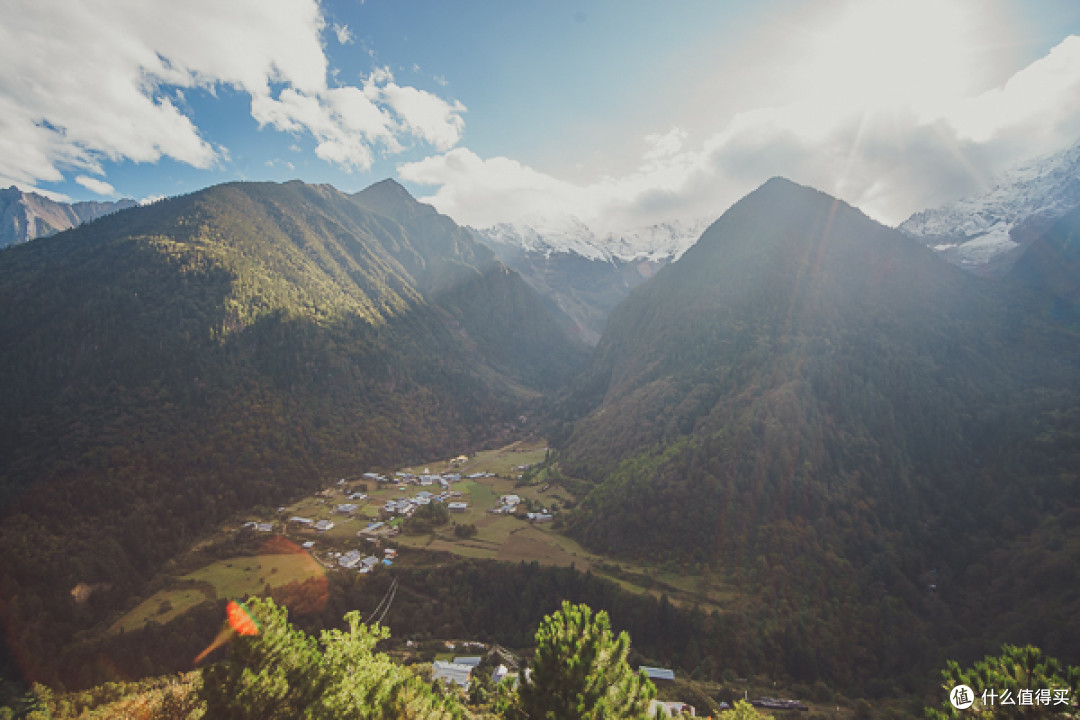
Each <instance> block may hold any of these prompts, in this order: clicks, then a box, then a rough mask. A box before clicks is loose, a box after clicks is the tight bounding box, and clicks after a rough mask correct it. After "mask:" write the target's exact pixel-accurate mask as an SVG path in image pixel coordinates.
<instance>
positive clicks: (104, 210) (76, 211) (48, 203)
mask: <svg viewBox="0 0 1080 720" xmlns="http://www.w3.org/2000/svg"><path fill="white" fill-rule="evenodd" d="M137 204H138V203H136V202H135V201H134V200H131V199H130V198H124V199H123V200H116V201H114V202H77V203H64V202H57V201H55V200H50V199H49V198H47V197H43V196H41V195H38V194H37V193H26V192H23V191H21V190H19V189H18V188H17V187H15V186H14V185H12V186H11V187H9V188H7V189H6V190H0V247H7V246H8V245H16V244H18V243H24V242H26V241H27V240H33V239H34V238H37V237H44V236H46V235H52V234H54V233H58V232H60V231H61V230H68V229H70V228H73V227H75V226H77V225H81V224H82V223H85V222H90V221H91V220H94V219H97V218H99V217H101V216H103V215H108V214H109V213H113V212H116V211H117V210H125V209H127V208H130V207H135V205H137Z"/></svg>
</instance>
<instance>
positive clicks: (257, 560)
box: [112, 553, 325, 632]
mask: <svg viewBox="0 0 1080 720" xmlns="http://www.w3.org/2000/svg"><path fill="white" fill-rule="evenodd" d="M324 572H325V571H324V570H323V568H322V566H320V565H319V564H318V563H317V562H316V561H315V560H314V558H312V557H311V556H310V555H308V554H307V553H291V554H285V555H250V556H240V557H235V558H232V559H229V560H219V561H217V562H214V563H211V564H209V565H207V566H205V567H203V568H200V569H198V570H196V571H195V572H192V573H188V574H187V575H182V576H180V578H178V580H179V581H181V582H183V581H188V582H190V581H195V582H198V583H200V586H199V587H198V588H192V587H186V586H185V587H177V588H173V589H165V590H159V591H158V592H156V593H154V594H153V595H152V596H150V598H149V599H147V600H145V601H144V602H142V603H140V604H139V606H138V607H136V608H135V609H134V610H132V611H131V612H129V613H127V614H126V615H124V616H123V617H122V618H120V619H119V620H118V621H117V622H116V623H114V624H113V626H112V630H113V631H114V632H118V631H120V630H125V631H128V630H134V629H135V628H139V627H142V626H143V625H145V624H146V623H148V622H150V621H151V620H153V621H155V622H159V623H165V622H168V621H169V620H172V619H173V618H175V617H178V616H179V615H181V614H182V613H184V612H186V611H187V610H190V609H191V608H193V607H195V606H196V605H198V604H200V603H202V602H205V601H206V600H215V599H217V598H244V597H247V596H248V595H253V594H258V593H260V592H262V591H263V589H264V588H265V587H266V585H270V586H271V587H279V586H281V585H288V584H289V583H291V582H303V581H305V580H307V579H308V578H311V577H318V576H321V575H322V574H323V573H324ZM163 608H168V610H163Z"/></svg>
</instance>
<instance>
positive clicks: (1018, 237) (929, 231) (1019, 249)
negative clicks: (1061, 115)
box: [898, 142, 1080, 276]
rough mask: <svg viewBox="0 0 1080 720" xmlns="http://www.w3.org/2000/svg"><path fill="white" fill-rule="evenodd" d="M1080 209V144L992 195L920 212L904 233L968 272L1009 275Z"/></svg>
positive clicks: (1011, 174) (1031, 166)
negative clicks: (1043, 238)
mask: <svg viewBox="0 0 1080 720" xmlns="http://www.w3.org/2000/svg"><path fill="white" fill-rule="evenodd" d="M1076 207H1080V142H1078V143H1077V144H1075V145H1073V146H1072V147H1070V148H1067V149H1066V150H1063V151H1061V152H1058V153H1054V154H1052V155H1048V156H1045V157H1041V158H1038V159H1036V160H1033V161H1030V162H1028V163H1025V164H1023V165H1021V166H1019V167H1017V168H1014V169H1013V170H1010V171H1008V172H1007V173H1005V174H1004V175H1003V176H1002V177H1001V178H1000V179H999V180H998V182H997V183H996V185H995V186H994V187H993V188H991V189H990V190H988V191H986V192H984V193H980V194H978V195H973V196H971V197H968V198H964V199H962V200H958V201H956V202H954V203H950V204H948V205H945V206H944V207H941V208H937V209H934V210H924V211H922V212H918V213H915V214H914V215H912V216H911V217H910V218H908V219H907V220H905V221H904V222H903V223H901V224H900V226H899V228H898V229H899V230H900V231H901V232H903V233H904V234H906V235H908V236H909V237H913V238H916V239H918V240H919V241H921V242H923V243H925V244H926V245H928V246H930V247H931V248H932V249H933V250H935V251H936V252H938V253H940V254H941V255H942V257H944V258H945V259H947V260H948V261H949V262H951V263H953V264H956V265H959V266H961V267H963V268H965V269H967V270H971V271H973V272H978V273H981V274H988V275H996V276H1000V275H1003V274H1004V273H1005V272H1007V271H1008V269H1009V268H1010V267H1011V266H1012V264H1013V263H1015V262H1016V260H1017V258H1019V257H1020V255H1021V254H1023V250H1024V249H1025V248H1026V247H1027V245H1028V244H1029V243H1030V242H1031V241H1033V240H1034V239H1035V238H1037V237H1039V236H1040V235H1041V234H1042V233H1044V232H1046V230H1047V229H1048V228H1049V227H1050V226H1051V225H1052V224H1053V223H1054V221H1056V220H1057V219H1058V218H1061V217H1063V216H1064V215H1065V214H1067V213H1068V212H1070V211H1071V210H1073V209H1075V208H1076Z"/></svg>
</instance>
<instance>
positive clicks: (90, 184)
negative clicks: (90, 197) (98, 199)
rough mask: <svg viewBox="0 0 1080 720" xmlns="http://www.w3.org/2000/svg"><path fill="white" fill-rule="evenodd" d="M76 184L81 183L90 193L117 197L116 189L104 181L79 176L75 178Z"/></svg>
mask: <svg viewBox="0 0 1080 720" xmlns="http://www.w3.org/2000/svg"><path fill="white" fill-rule="evenodd" d="M75 182H77V183H79V184H80V185H82V186H83V187H84V188H86V189H87V190H89V191H90V192H93V193H97V194H98V195H109V196H112V195H116V188H114V187H113V186H112V185H110V184H109V183H107V182H105V181H104V180H98V179H97V178H92V177H88V176H86V175H79V176H78V177H76V178H75Z"/></svg>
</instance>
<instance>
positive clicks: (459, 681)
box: [431, 660, 472, 690]
mask: <svg viewBox="0 0 1080 720" xmlns="http://www.w3.org/2000/svg"><path fill="white" fill-rule="evenodd" d="M471 674H472V666H471V665H459V664H458V663H452V662H445V661H443V660H436V661H435V662H433V663H431V679H432V680H441V681H442V682H444V683H447V684H449V683H454V684H455V685H460V686H461V687H463V688H465V689H466V690H468V689H469V676H470V675H471Z"/></svg>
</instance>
